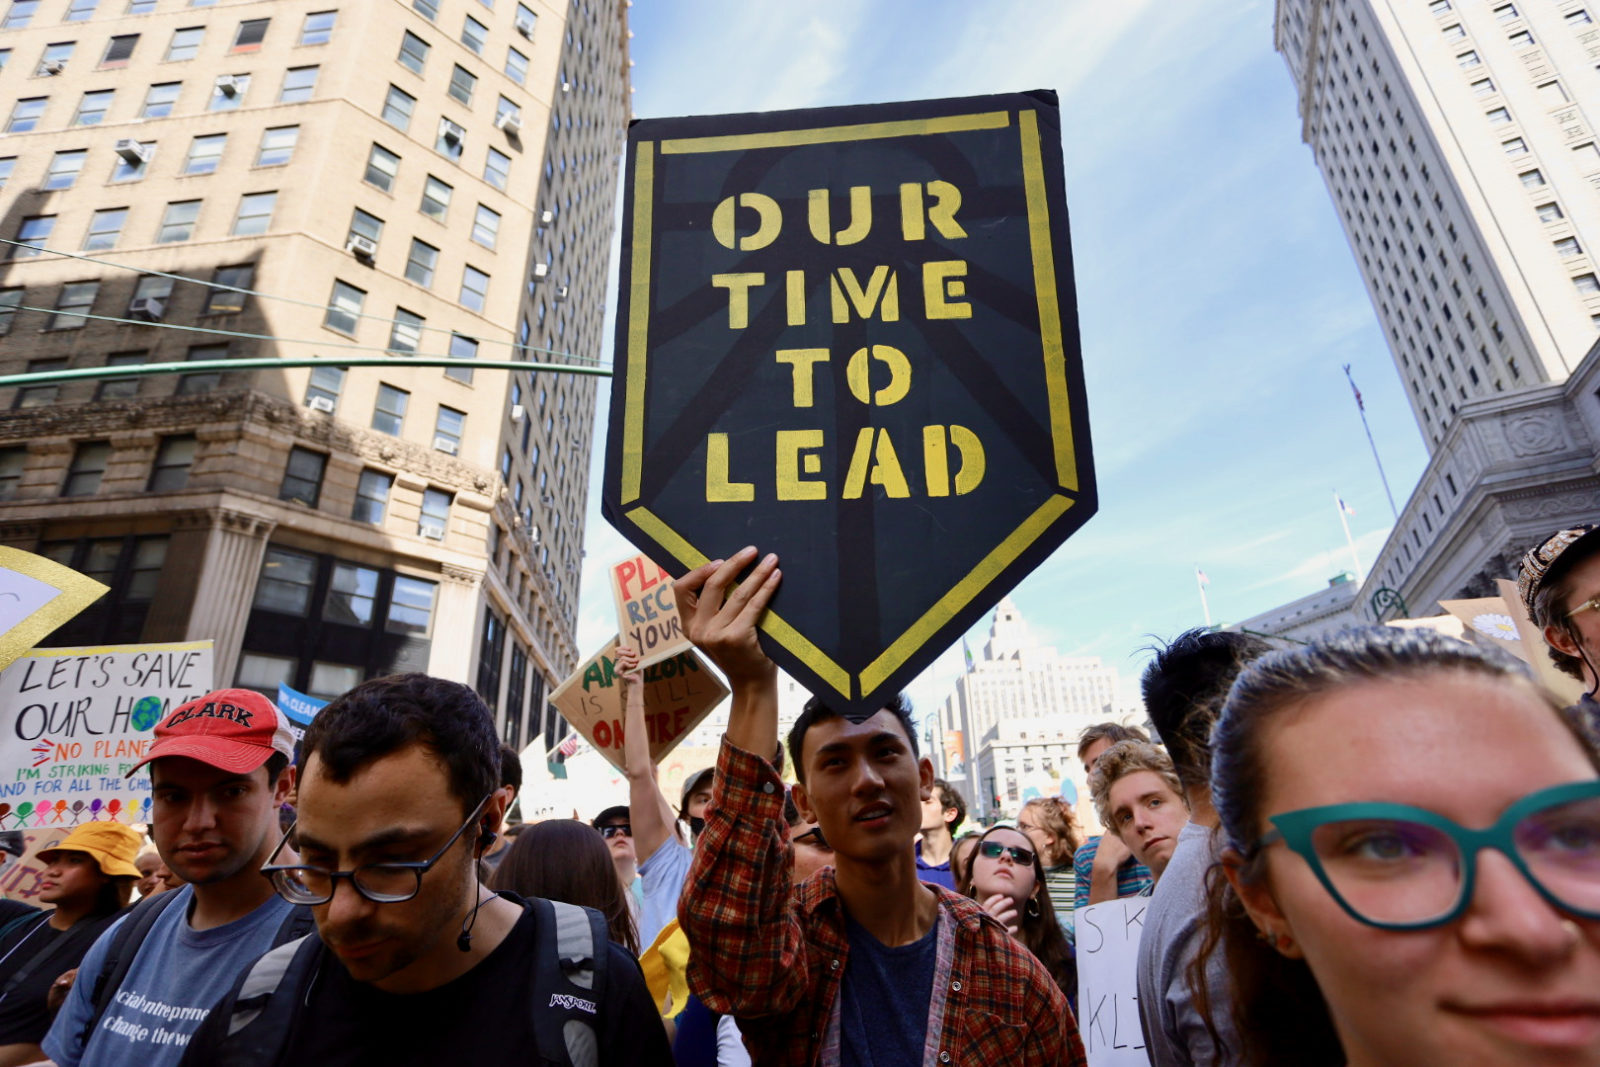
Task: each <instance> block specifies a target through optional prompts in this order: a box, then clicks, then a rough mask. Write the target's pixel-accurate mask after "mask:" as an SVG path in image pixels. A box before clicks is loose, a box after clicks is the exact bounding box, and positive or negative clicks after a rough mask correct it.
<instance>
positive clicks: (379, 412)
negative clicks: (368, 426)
mask: <svg viewBox="0 0 1600 1067" xmlns="http://www.w3.org/2000/svg"><path fill="white" fill-rule="evenodd" d="M410 400H411V394H410V393H408V392H406V391H405V390H404V389H396V388H395V387H394V386H392V385H388V384H386V383H380V384H379V385H378V402H377V403H376V404H375V405H374V406H373V408H372V428H373V429H374V430H377V431H378V432H379V433H387V434H393V435H394V436H396V437H399V436H400V429H401V427H403V426H404V425H405V421H406V404H407V403H408V402H409V401H410Z"/></svg>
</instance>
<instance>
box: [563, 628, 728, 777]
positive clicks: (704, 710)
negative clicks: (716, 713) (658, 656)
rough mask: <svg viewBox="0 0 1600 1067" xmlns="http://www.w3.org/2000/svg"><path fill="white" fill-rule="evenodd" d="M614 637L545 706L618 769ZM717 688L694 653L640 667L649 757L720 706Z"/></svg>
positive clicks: (723, 692) (661, 753)
mask: <svg viewBox="0 0 1600 1067" xmlns="http://www.w3.org/2000/svg"><path fill="white" fill-rule="evenodd" d="M616 663H617V638H615V637H613V638H612V639H611V640H610V641H607V642H606V646H605V647H604V648H602V649H601V650H600V651H599V652H596V653H595V654H594V655H593V656H590V657H589V658H588V659H587V660H585V661H584V662H583V663H582V664H580V665H579V667H578V669H577V670H576V671H574V672H572V676H571V677H569V678H568V679H567V680H566V681H564V682H562V683H561V684H560V685H559V686H557V687H556V690H555V692H553V693H551V694H550V703H551V704H552V705H553V706H554V707H555V709H556V710H557V711H559V712H560V713H561V714H562V716H563V717H564V718H565V719H566V720H567V721H568V722H570V723H571V724H572V726H573V728H574V729H576V730H577V731H578V732H579V733H580V734H582V735H583V737H584V740H586V741H588V742H589V744H591V745H593V746H594V748H595V751H597V752H599V753H600V754H601V755H602V756H604V757H605V758H606V759H607V760H608V761H609V762H610V763H611V765H612V766H613V767H616V768H617V769H618V770H621V769H622V741H623V736H624V730H623V722H624V715H623V712H624V711H625V710H626V709H625V708H624V707H623V703H622V680H621V679H620V678H618V677H617V674H616ZM727 695H728V687H727V686H725V685H723V684H722V679H721V678H718V677H717V676H716V674H714V673H713V672H712V671H711V669H710V668H709V667H707V666H706V664H705V661H704V660H702V659H701V658H700V656H699V654H698V653H696V652H694V651H692V650H691V651H689V652H680V653H678V655H676V656H674V657H672V658H671V659H668V660H663V661H662V662H660V663H657V664H655V665H653V666H650V667H646V668H644V718H645V725H646V727H647V728H648V729H649V731H650V759H651V761H652V762H654V763H658V764H659V763H660V762H661V761H662V760H664V759H665V758H666V757H667V754H668V753H670V752H671V751H672V750H673V749H674V748H676V747H677V745H678V742H680V741H682V740H683V739H684V738H685V737H687V736H688V734H689V732H690V731H691V730H693V729H694V728H695V727H696V726H698V725H700V721H701V720H702V719H704V718H705V717H706V716H707V715H708V714H710V712H711V709H713V708H715V707H716V706H717V705H718V704H720V703H722V701H723V699H724V698H725V697H727Z"/></svg>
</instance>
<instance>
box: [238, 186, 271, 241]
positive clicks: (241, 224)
mask: <svg viewBox="0 0 1600 1067" xmlns="http://www.w3.org/2000/svg"><path fill="white" fill-rule="evenodd" d="M277 203H278V194H277V193H275V192H272V193H246V194H245V195H244V196H241V197H240V198H239V213H238V214H237V215H236V216H234V219H233V236H235V237H254V236H256V235H257V234H263V233H266V232H267V230H268V229H269V228H270V227H271V226H272V209H273V208H274V207H275V206H276V205H277Z"/></svg>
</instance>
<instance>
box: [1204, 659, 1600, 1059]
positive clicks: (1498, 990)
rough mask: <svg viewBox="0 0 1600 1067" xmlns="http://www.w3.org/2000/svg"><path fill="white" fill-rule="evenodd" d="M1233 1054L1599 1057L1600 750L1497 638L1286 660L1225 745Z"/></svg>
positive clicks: (1217, 772)
mask: <svg viewBox="0 0 1600 1067" xmlns="http://www.w3.org/2000/svg"><path fill="white" fill-rule="evenodd" d="M1211 767H1212V771H1211V795H1212V804H1213V806H1214V807H1215V808H1216V812H1217V816H1218V820H1219V823H1220V827H1221V832H1222V834H1223V836H1224V838H1225V839H1226V842H1227V845H1226V847H1225V849H1224V851H1223V853H1222V864H1223V869H1224V871H1225V872H1226V875H1227V881H1228V885H1229V887H1230V888H1229V890H1228V892H1227V893H1226V894H1223V895H1220V896H1219V897H1218V898H1214V900H1213V906H1212V908H1211V911H1210V914H1209V916H1208V921H1209V923H1210V926H1211V935H1210V939H1208V942H1207V944H1208V946H1209V945H1212V944H1216V945H1217V947H1218V950H1220V951H1222V952H1223V953H1224V958H1225V959H1226V960H1227V961H1228V966H1229V970H1230V973H1231V975H1232V981H1233V991H1234V997H1233V1003H1232V1008H1233V1014H1234V1023H1235V1027H1234V1030H1235V1033H1236V1034H1237V1035H1238V1042H1239V1044H1240V1045H1241V1046H1242V1048H1240V1049H1238V1050H1236V1052H1235V1054H1234V1056H1233V1058H1231V1059H1230V1060H1229V1062H1237V1063H1242V1064H1245V1065H1247V1067H1253V1065H1266V1064H1284V1063H1294V1064H1297V1065H1303V1067H1319V1065H1323V1064H1327V1065H1343V1064H1349V1065H1351V1067H1412V1065H1415V1064H1451V1065H1457V1064H1462V1065H1472V1067H1498V1065H1508V1067H1509V1065H1515V1067H1538V1065H1554V1064H1561V1065H1564V1067H1594V1065H1596V1064H1600V755H1597V753H1596V752H1595V750H1594V749H1593V747H1592V746H1591V745H1590V744H1589V743H1588V742H1587V741H1586V740H1585V738H1584V737H1583V736H1582V735H1581V734H1580V733H1579V732H1578V731H1577V730H1576V729H1574V727H1573V725H1572V723H1571V722H1570V721H1569V720H1568V719H1567V718H1566V717H1565V715H1564V714H1563V713H1562V710H1561V709H1560V708H1559V706H1558V705H1557V702H1556V701H1555V700H1554V699H1553V698H1552V697H1550V696H1549V695H1548V694H1546V693H1545V692H1544V691H1543V690H1542V689H1540V688H1538V687H1537V686H1536V685H1535V684H1533V683H1532V682H1531V681H1530V680H1529V679H1528V678H1527V676H1526V675H1525V673H1524V668H1523V667H1522V665H1521V664H1519V663H1517V662H1516V661H1513V660H1511V659H1510V657H1507V656H1505V655H1503V654H1502V653H1499V652H1498V651H1496V650H1491V649H1486V648H1479V647H1477V646H1475V645H1470V644H1467V643H1465V642H1462V641H1458V640H1455V639H1454V638H1449V637H1446V636H1444V635H1442V634H1439V633H1436V632H1434V631H1431V630H1422V629H1418V630H1400V629H1392V628H1387V627H1372V628H1367V629H1358V630H1351V631H1346V632H1344V633H1341V634H1338V635H1336V636H1332V637H1329V638H1326V639H1324V640H1322V641H1320V642H1317V643H1315V644H1313V645H1310V646H1307V647H1297V648H1294V649H1291V650H1286V651H1280V652H1273V653H1269V654H1267V655H1266V656H1264V657H1262V658H1261V659H1259V660H1256V661H1255V662H1254V663H1252V664H1251V665H1250V666H1248V667H1246V668H1245V669H1244V671H1243V672H1242V673H1241V674H1240V675H1239V677H1238V679H1237V680H1236V681H1235V682H1234V684H1233V688H1232V689H1231V690H1230V692H1229V695H1228V699H1227V703H1226V704H1225V705H1224V707H1223V711H1222V715H1221V718H1220V719H1219V720H1218V722H1217V726H1216V729H1215V732H1214V733H1213V735H1212V764H1211Z"/></svg>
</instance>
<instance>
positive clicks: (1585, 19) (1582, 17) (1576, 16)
mask: <svg viewBox="0 0 1600 1067" xmlns="http://www.w3.org/2000/svg"><path fill="white" fill-rule="evenodd" d="M1566 19H1567V23H1568V24H1569V25H1572V26H1587V25H1589V24H1591V23H1592V22H1594V19H1592V18H1590V17H1589V12H1587V11H1585V10H1584V9H1583V8H1581V7H1580V8H1579V9H1578V10H1576V11H1569V12H1567V14H1566Z"/></svg>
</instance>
